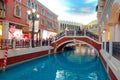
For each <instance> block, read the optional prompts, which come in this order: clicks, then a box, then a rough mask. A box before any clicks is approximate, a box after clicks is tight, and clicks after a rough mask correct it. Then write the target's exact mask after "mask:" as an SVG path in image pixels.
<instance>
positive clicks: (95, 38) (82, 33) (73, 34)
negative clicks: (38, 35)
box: [54, 30, 99, 41]
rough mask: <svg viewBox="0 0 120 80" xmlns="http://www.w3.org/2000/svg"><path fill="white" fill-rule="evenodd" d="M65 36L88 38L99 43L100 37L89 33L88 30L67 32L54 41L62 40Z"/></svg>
mask: <svg viewBox="0 0 120 80" xmlns="http://www.w3.org/2000/svg"><path fill="white" fill-rule="evenodd" d="M63 36H88V37H90V38H92V39H94V40H96V41H99V36H98V35H96V34H94V33H92V32H89V31H87V30H76V31H73V30H72V31H65V32H62V33H60V34H58V35H57V36H56V37H55V39H54V40H58V39H60V38H61V37H63Z"/></svg>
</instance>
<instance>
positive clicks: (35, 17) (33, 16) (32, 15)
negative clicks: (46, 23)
mask: <svg viewBox="0 0 120 80" xmlns="http://www.w3.org/2000/svg"><path fill="white" fill-rule="evenodd" d="M27 13H28V19H29V20H32V33H31V35H32V38H31V44H32V48H34V27H35V25H34V23H35V20H38V18H39V15H38V14H37V13H36V10H35V9H32V11H30V10H28V11H27Z"/></svg>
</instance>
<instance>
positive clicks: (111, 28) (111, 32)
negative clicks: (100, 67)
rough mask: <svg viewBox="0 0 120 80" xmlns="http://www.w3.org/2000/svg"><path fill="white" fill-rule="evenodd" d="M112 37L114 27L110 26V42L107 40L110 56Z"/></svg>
mask: <svg viewBox="0 0 120 80" xmlns="http://www.w3.org/2000/svg"><path fill="white" fill-rule="evenodd" d="M113 38H114V27H110V42H109V54H110V57H111V56H112V42H113V40H114V39H113Z"/></svg>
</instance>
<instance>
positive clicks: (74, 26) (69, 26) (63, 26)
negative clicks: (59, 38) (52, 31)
mask: <svg viewBox="0 0 120 80" xmlns="http://www.w3.org/2000/svg"><path fill="white" fill-rule="evenodd" d="M81 27H82V24H80V23H76V22H71V21H64V20H59V29H58V33H60V32H64V31H65V30H79V29H81Z"/></svg>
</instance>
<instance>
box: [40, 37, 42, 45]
mask: <svg viewBox="0 0 120 80" xmlns="http://www.w3.org/2000/svg"><path fill="white" fill-rule="evenodd" d="M40 45H41V47H42V38H41V40H40Z"/></svg>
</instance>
